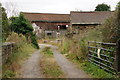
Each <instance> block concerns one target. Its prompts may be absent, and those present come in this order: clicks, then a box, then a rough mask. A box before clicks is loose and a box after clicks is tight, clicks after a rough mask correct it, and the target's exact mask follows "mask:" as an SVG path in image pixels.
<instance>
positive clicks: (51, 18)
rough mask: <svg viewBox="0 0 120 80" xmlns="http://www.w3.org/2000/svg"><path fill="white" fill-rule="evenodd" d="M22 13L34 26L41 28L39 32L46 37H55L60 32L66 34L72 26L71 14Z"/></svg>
mask: <svg viewBox="0 0 120 80" xmlns="http://www.w3.org/2000/svg"><path fill="white" fill-rule="evenodd" d="M22 13H23V14H24V16H25V18H26V19H28V20H29V21H30V22H31V23H32V24H33V25H34V26H38V27H39V29H40V31H38V32H44V33H45V34H46V35H52V36H54V37H55V36H56V34H57V33H58V32H59V33H60V34H64V33H65V31H66V30H67V27H68V26H70V15H69V14H52V13H28V12H22Z"/></svg>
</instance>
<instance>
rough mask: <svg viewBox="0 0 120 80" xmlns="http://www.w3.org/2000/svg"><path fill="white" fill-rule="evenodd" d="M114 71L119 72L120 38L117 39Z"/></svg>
mask: <svg viewBox="0 0 120 80" xmlns="http://www.w3.org/2000/svg"><path fill="white" fill-rule="evenodd" d="M116 71H117V72H120V40H118V41H117V48H116Z"/></svg>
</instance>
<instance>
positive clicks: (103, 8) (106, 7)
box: [95, 3, 110, 11]
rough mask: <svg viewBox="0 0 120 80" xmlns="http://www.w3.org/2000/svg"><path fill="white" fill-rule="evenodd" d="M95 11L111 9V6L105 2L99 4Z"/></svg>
mask: <svg viewBox="0 0 120 80" xmlns="http://www.w3.org/2000/svg"><path fill="white" fill-rule="evenodd" d="M95 11H110V6H108V5H107V4H104V3H102V4H98V5H97V6H96V8H95Z"/></svg>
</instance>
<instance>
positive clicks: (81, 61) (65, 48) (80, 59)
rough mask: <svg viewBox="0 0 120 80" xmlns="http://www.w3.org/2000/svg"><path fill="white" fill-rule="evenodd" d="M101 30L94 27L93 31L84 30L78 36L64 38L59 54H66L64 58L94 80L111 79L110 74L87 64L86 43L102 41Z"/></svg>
mask: <svg viewBox="0 0 120 80" xmlns="http://www.w3.org/2000/svg"><path fill="white" fill-rule="evenodd" d="M102 39H103V36H102V28H101V27H100V26H96V28H94V29H86V30H82V31H79V34H75V35H73V37H71V38H67V37H65V39H64V40H63V43H62V45H60V49H61V52H62V53H63V54H66V57H67V58H68V59H70V60H71V61H73V62H74V63H76V64H77V65H79V66H80V68H82V69H83V70H85V71H86V72H87V73H88V74H90V75H91V76H92V77H94V78H111V77H113V76H112V75H111V74H109V73H107V72H105V71H104V70H102V69H100V68H99V67H96V66H95V65H93V64H91V63H88V62H87V55H88V48H87V47H88V41H100V42H101V41H102Z"/></svg>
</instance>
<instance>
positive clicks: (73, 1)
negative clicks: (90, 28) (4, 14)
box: [1, 0, 120, 14]
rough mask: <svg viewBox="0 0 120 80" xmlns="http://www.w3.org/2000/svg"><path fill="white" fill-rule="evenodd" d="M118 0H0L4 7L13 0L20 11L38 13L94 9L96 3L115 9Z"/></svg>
mask: <svg viewBox="0 0 120 80" xmlns="http://www.w3.org/2000/svg"><path fill="white" fill-rule="evenodd" d="M119 1H120V0H1V2H2V5H3V6H4V7H5V5H6V2H13V3H14V4H15V7H16V8H17V9H18V10H19V11H22V12H40V13H65V14H66V13H70V11H76V10H81V11H94V9H95V7H96V6H97V5H98V4H101V3H105V4H108V5H110V6H111V10H115V7H116V4H117V3H118V2H119Z"/></svg>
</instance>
